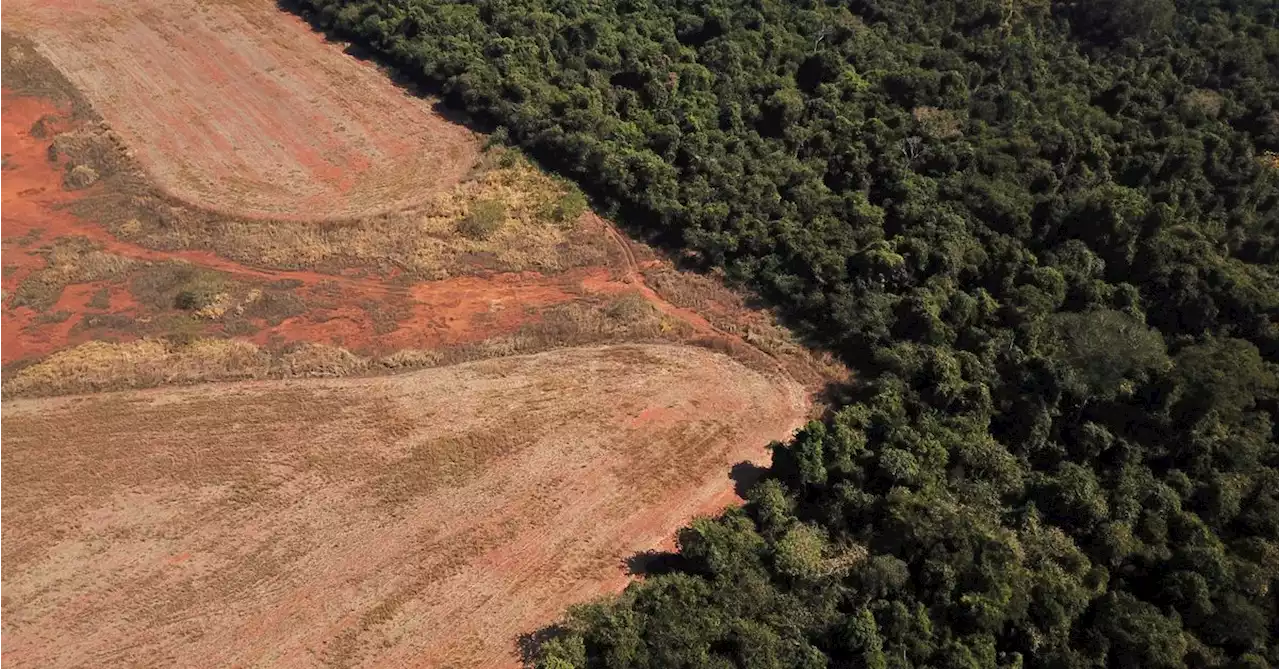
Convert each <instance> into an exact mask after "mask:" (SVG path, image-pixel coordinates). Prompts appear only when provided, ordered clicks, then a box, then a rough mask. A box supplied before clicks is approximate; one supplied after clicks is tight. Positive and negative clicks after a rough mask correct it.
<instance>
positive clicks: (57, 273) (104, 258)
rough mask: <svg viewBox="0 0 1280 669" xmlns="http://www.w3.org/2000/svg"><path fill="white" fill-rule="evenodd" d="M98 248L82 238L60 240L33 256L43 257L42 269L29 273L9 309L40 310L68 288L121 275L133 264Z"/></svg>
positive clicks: (55, 300) (56, 299)
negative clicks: (12, 307) (44, 263)
mask: <svg viewBox="0 0 1280 669" xmlns="http://www.w3.org/2000/svg"><path fill="white" fill-rule="evenodd" d="M101 248H102V247H101V246H100V245H98V244H96V243H94V242H92V241H90V240H88V239H85V238H83V237H64V238H59V239H58V240H56V241H55V242H54V243H53V244H52V245H50V246H46V247H43V248H41V249H40V250H39V251H37V253H40V254H42V255H44V256H45V262H46V265H45V267H43V268H41V269H39V270H37V271H35V272H33V273H32V274H31V275H30V276H28V277H27V278H26V279H25V280H23V282H22V283H21V284H19V285H18V288H17V290H15V291H14V295H13V306H15V307H31V308H32V309H35V310H37V311H43V310H45V309H47V308H49V307H50V306H52V305H53V304H54V303H55V302H57V301H58V298H59V297H60V296H61V295H62V291H63V289H64V288H66V287H67V286H69V285H72V284H76V283H88V282H90V281H103V280H106V279H116V278H119V277H121V276H123V275H124V274H125V273H126V272H127V271H128V270H129V269H130V267H132V266H133V264H134V263H133V261H132V260H130V259H128V258H124V257H121V256H118V255H114V254H111V253H107V252H105V251H102V250H101Z"/></svg>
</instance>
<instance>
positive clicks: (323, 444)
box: [2, 345, 807, 667]
mask: <svg viewBox="0 0 1280 669" xmlns="http://www.w3.org/2000/svg"><path fill="white" fill-rule="evenodd" d="M806 405H807V402H806V399H805V393H804V391H803V389H802V388H801V387H800V386H798V385H797V384H794V383H791V382H789V381H783V380H780V379H778V378H776V377H774V378H771V377H768V376H766V375H763V374H760V373H758V372H754V371H752V370H749V369H747V368H746V367H744V366H742V365H740V364H738V363H736V362H734V361H733V360H731V359H730V358H728V357H726V356H723V355H720V354H717V353H714V352H711V351H707V350H705V349H698V348H690V347H678V346H664V345H643V346H642V345H626V346H609V347H596V348H577V349H566V350H561V351H555V352H549V353H542V354H537V355H532V356H513V357H506V358H501V359H497V360H491V361H483V362H475V363H467V364H461V365H455V366H451V367H446V368H441V369H434V370H426V371H420V372H415V373H409V374H401V375H396V376H389V377H379V378H364V379H343V380H329V379H313V380H308V381H306V382H296V381H266V382H243V383H233V384H204V385H201V386H196V387H191V388H177V389H175V388H166V389H158V390H148V391H132V392H123V393H104V394H96V395H92V396H83V397H76V398H56V399H43V400H19V401H6V402H5V403H4V408H3V418H4V427H5V437H6V443H5V446H6V447H7V448H6V452H5V469H6V472H5V473H6V475H7V478H8V483H9V485H8V486H6V487H5V488H4V491H5V496H4V508H5V510H6V511H8V512H10V513H11V514H12V515H11V516H10V519H11V520H10V522H7V523H5V524H4V526H3V544H2V545H3V557H4V561H3V565H4V566H3V569H4V572H3V576H4V583H5V595H6V596H5V600H4V634H5V659H6V661H7V662H12V663H14V666H46V667H60V666H74V665H78V664H80V663H84V662H91V663H92V664H94V665H96V666H136V665H139V664H152V663H155V662H157V661H160V660H161V659H163V661H164V662H166V663H170V662H176V663H177V664H179V665H185V666H196V665H206V666H207V665H223V666H226V665H232V664H261V663H264V662H265V663H271V664H275V665H277V666H281V665H283V666H297V665H303V664H306V665H312V664H315V663H317V662H321V663H323V664H326V665H329V666H353V665H357V664H365V665H371V664H380V665H384V666H390V665H394V666H441V665H452V666H464V665H465V666H476V667H486V666H505V665H510V664H512V663H513V662H514V660H515V652H516V650H515V643H516V638H517V637H518V636H519V635H521V634H525V633H528V632H532V631H534V630H536V629H537V628H539V627H541V626H543V625H545V624H547V623H549V622H551V621H552V620H554V619H555V618H556V617H557V616H559V615H560V614H561V613H562V611H563V610H564V608H565V607H566V606H569V605H572V604H574V603H577V602H581V601H584V600H586V599H590V598H592V597H594V596H596V595H600V594H604V593H607V592H612V591H616V590H619V589H620V588H621V587H622V586H623V585H625V583H626V582H627V576H626V574H625V570H624V561H625V560H626V558H628V557H629V556H631V555H633V554H635V553H638V552H641V551H645V550H647V549H652V548H655V547H657V546H659V545H660V544H661V543H662V542H663V541H664V540H666V539H667V538H668V537H669V534H670V532H671V530H672V529H673V528H675V527H678V526H679V525H680V524H681V523H683V522H686V521H687V520H688V519H689V518H690V517H691V516H692V515H694V514H695V513H699V512H706V511H714V510H716V509H718V508H719V507H721V506H723V505H724V504H725V503H727V502H729V501H730V500H732V498H733V481H731V480H730V479H729V478H727V477H726V473H727V472H728V471H729V468H730V465H733V464H735V463H740V462H743V461H761V460H763V459H766V458H767V454H766V449H765V448H764V444H766V443H768V442H769V441H770V440H774V439H785V438H787V437H789V436H790V435H791V433H792V431H793V430H794V429H795V428H797V427H798V426H799V424H800V423H801V421H802V420H803V418H804V415H805V412H806V409H807V406H806ZM67 425H77V426H78V427H77V429H76V430H75V431H69V430H67V429H66V426H67ZM17 490H21V491H22V494H21V495H15V494H14V492H13V491H17ZM373 548H376V549H375V550H371V549H373ZM50 639H60V641H58V642H57V643H52V642H50V641H49V640H50Z"/></svg>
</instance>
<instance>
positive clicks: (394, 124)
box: [5, 0, 478, 220]
mask: <svg viewBox="0 0 1280 669" xmlns="http://www.w3.org/2000/svg"><path fill="white" fill-rule="evenodd" d="M5 19H6V28H9V29H17V30H21V31H22V32H23V33H24V34H25V35H27V36H28V37H30V38H31V39H32V40H33V41H34V42H35V43H36V45H37V48H38V49H39V51H40V53H41V54H42V55H44V56H45V57H47V58H48V59H49V60H50V61H52V62H53V64H54V65H56V66H57V68H58V69H59V70H61V71H62V72H63V73H65V74H66V75H67V77H68V78H69V79H70V80H71V82H72V83H73V84H75V86H76V87H77V88H78V89H80V90H81V91H83V92H84V95H85V97H86V98H87V99H88V100H89V101H90V102H91V103H92V105H93V107H94V109H96V110H97V111H98V112H99V113H101V114H102V116H103V117H105V118H106V119H107V121H108V122H110V124H111V126H112V127H113V128H114V129H115V130H116V131H118V132H119V133H120V134H121V136H122V137H123V138H124V140H125V143H126V144H127V145H129V146H130V147H132V148H133V150H134V151H135V153H136V155H137V157H138V159H139V160H140V161H141V162H142V164H143V165H144V166H145V167H146V170H147V172H148V173H149V174H150V175H151V176H152V178H153V179H154V180H155V182H156V183H157V184H158V185H159V186H160V187H161V188H162V189H163V190H164V191H165V192H167V193H169V194H171V195H173V196H175V197H178V198H179V199H182V200H184V201H187V202H190V203H192V204H195V205H197V206H198V207H200V208H202V209H211V210H215V211H220V212H223V213H229V214H235V215H240V216H251V217H259V216H266V217H271V218H294V219H299V220H303V219H305V220H318V219H340V218H350V217H353V216H364V215H368V214H371V213H376V212H379V211H394V210H398V209H401V208H403V207H405V206H407V205H412V204H415V203H417V202H420V201H422V200H423V199H424V198H426V197H427V196H429V195H431V194H432V193H436V192H439V191H442V190H445V189H448V188H449V187H451V186H452V185H454V184H456V183H458V182H459V181H460V180H462V178H463V177H464V176H465V175H466V174H467V172H468V171H469V170H470V169H471V168H472V166H473V165H474V163H475V161H476V158H477V154H478V143H477V141H476V138H475V137H474V136H473V134H472V133H471V132H470V131H468V130H466V129H465V128H463V127H461V126H459V125H456V124H454V123H451V122H449V121H447V120H446V119H444V118H443V117H442V116H440V115H439V114H438V113H436V112H435V111H434V109H433V101H431V100H428V99H423V98H421V97H418V96H415V95H413V94H411V93H409V92H407V91H405V90H403V89H401V88H399V87H397V86H396V85H395V84H393V83H392V82H391V81H390V80H389V79H388V78H387V77H386V76H385V75H384V74H382V73H381V72H379V71H378V70H377V69H376V68H375V67H374V66H372V65H370V64H368V63H364V62H361V61H359V60H357V59H355V58H352V57H350V56H348V55H347V54H345V53H343V48H342V46H341V45H338V44H332V43H328V42H326V41H325V40H324V38H323V37H321V36H320V35H317V34H316V33H314V32H313V31H312V30H311V29H310V28H309V27H308V26H307V25H306V24H305V23H304V22H303V21H302V20H301V19H299V18H297V17H295V16H292V15H289V14H288V13H285V12H281V11H279V9H278V8H277V7H276V6H275V3H272V2H269V1H265V2H213V3H209V2H194V1H179V2H170V1H167V0H140V1H137V2H123V3H121V2H106V1H93V0H88V1H85V2H71V3H68V2H56V3H48V2H27V1H19V2H11V3H7V4H6V5H5Z"/></svg>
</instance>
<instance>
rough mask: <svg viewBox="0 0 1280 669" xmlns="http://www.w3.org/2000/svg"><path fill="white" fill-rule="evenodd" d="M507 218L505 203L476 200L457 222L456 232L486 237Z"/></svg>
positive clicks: (473, 237) (477, 237) (476, 237)
mask: <svg viewBox="0 0 1280 669" xmlns="http://www.w3.org/2000/svg"><path fill="white" fill-rule="evenodd" d="M506 220H507V205H506V204H504V203H503V202H502V201H501V200H478V201H476V202H474V203H472V204H471V209H470V211H468V212H467V215H466V216H465V217H463V219H462V220H461V221H459V222H458V232H460V233H462V234H463V235H465V236H466V237H469V238H471V239H488V238H489V237H491V236H493V233H495V232H497V231H498V229H499V228H501V227H502V224H503V223H504V222H506Z"/></svg>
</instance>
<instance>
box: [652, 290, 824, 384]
mask: <svg viewBox="0 0 1280 669" xmlns="http://www.w3.org/2000/svg"><path fill="white" fill-rule="evenodd" d="M644 278H645V283H646V284H648V285H649V287H651V288H653V290H654V292H656V293H657V294H658V295H659V296H660V297H662V299H664V300H667V301H668V302H670V303H671V304H674V305H676V306H678V307H683V308H686V309H692V310H694V311H696V312H698V314H700V315H701V316H703V317H704V318H706V319H707V321H708V322H709V323H711V325H712V327H714V328H715V329H716V330H719V331H720V332H723V333H726V334H729V335H733V336H736V337H739V338H741V339H742V341H745V342H746V343H747V344H750V345H751V346H752V347H754V348H755V349H757V350H759V351H760V352H762V353H764V354H766V355H767V356H769V357H771V358H773V359H775V360H777V361H778V362H779V363H780V364H782V365H783V367H785V368H786V370H787V372H788V374H790V375H791V376H792V377H793V378H795V379H796V380H798V381H801V382H802V383H805V384H806V385H820V384H822V383H826V382H829V381H836V382H843V381H845V380H847V379H848V377H849V370H848V368H846V367H845V366H844V365H842V364H840V362H839V361H838V360H836V359H835V357H833V356H832V355H831V354H829V353H825V352H822V353H819V352H817V351H815V350H813V349H811V348H809V347H807V346H805V345H804V344H803V343H802V342H800V341H798V340H797V339H796V337H795V335H794V334H793V333H792V332H791V331H790V330H788V329H787V328H785V327H783V326H782V325H780V324H778V322H777V320H776V319H775V317H774V316H773V315H772V314H770V313H768V312H764V311H759V310H756V309H752V308H750V307H749V306H748V305H747V304H745V302H744V301H743V298H742V295H740V294H739V293H737V292H736V291H734V290H732V289H730V288H729V287H727V286H726V285H725V284H724V282H723V281H722V280H721V279H720V278H719V277H715V276H707V275H704V274H696V273H694V272H682V271H679V270H676V269H674V268H672V267H669V266H666V265H662V266H658V267H654V268H651V269H648V270H646V271H645V272H644ZM713 346H714V347H715V348H716V349H717V350H721V351H722V352H726V353H730V354H731V355H734V357H740V356H739V354H737V353H734V352H733V351H732V350H730V349H731V348H734V347H729V346H728V345H727V344H726V343H724V342H720V343H714V344H713Z"/></svg>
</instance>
